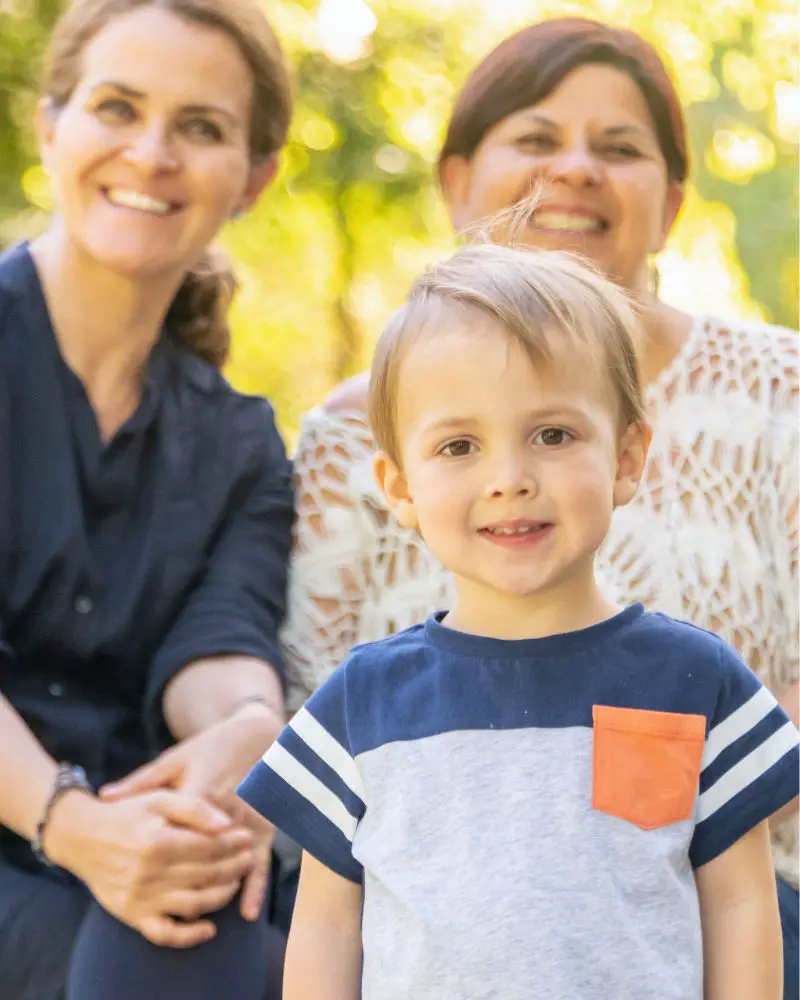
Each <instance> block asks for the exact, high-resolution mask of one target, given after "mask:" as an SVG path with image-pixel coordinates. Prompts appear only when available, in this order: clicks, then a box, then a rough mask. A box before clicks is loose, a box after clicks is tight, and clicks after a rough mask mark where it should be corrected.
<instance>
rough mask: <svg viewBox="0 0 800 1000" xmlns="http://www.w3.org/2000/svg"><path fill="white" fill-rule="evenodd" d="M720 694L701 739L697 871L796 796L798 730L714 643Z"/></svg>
mask: <svg viewBox="0 0 800 1000" xmlns="http://www.w3.org/2000/svg"><path fill="white" fill-rule="evenodd" d="M719 649H720V691H719V696H718V698H717V704H716V708H715V711H714V715H713V717H712V719H711V724H710V728H709V732H708V736H707V738H706V745H705V749H704V752H703V762H702V768H701V772H700V794H699V796H698V799H697V808H696V813H695V830H694V836H693V838H692V843H691V847H690V849H689V857H690V860H691V863H692V866H693V867H695V868H699V867H700V866H701V865H704V864H707V863H708V862H709V861H712V860H713V859H714V858H716V857H717V856H718V855H720V854H722V853H724V852H725V851H727V850H728V848H729V847H731V846H733V844H735V843H736V841H737V840H739V839H740V838H741V837H743V836H744V835H745V834H746V833H748V832H749V831H750V830H752V829H753V827H755V826H757V825H758V824H759V823H761V822H763V821H764V820H766V819H768V818H769V817H770V816H771V815H772V814H773V813H774V812H776V811H777V810H778V809H780V808H782V807H783V806H785V805H786V804H787V803H788V802H791V800H792V799H793V798H795V796H796V795H797V794H798V791H800V787H799V786H800V780H799V779H800V772H799V771H798V768H799V767H800V759H799V758H798V734H797V729H796V728H795V726H794V725H793V723H792V722H791V721H790V719H789V718H788V716H787V715H786V713H785V712H784V711H783V709H782V708H781V707H780V706H779V705H778V703H777V701H776V700H775V698H774V696H773V695H772V694H771V693H770V692H769V691H768V690H767V689H766V688H765V687H764V686H763V685H762V684H761V682H760V681H759V680H758V679H757V678H756V676H755V674H753V672H752V671H751V670H749V669H748V667H746V666H745V664H744V663H743V662H742V661H741V659H740V658H739V657H738V655H737V654H736V653H735V651H734V650H733V649H731V648H730V647H729V646H727V645H725V644H724V643H722V642H720V646H719Z"/></svg>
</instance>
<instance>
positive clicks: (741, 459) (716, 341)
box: [283, 317, 798, 883]
mask: <svg viewBox="0 0 800 1000" xmlns="http://www.w3.org/2000/svg"><path fill="white" fill-rule="evenodd" d="M647 398H648V405H649V409H650V415H651V420H652V424H653V432H654V435H653V441H652V445H651V448H650V454H649V458H648V463H647V468H646V472H645V476H644V480H643V483H642V486H641V488H640V490H639V492H638V495H637V497H636V499H635V501H634V502H633V503H631V504H630V505H629V506H627V507H623V508H621V509H619V510H617V511H616V512H615V514H614V519H613V524H612V529H611V533H610V535H609V537H608V539H607V541H606V543H605V545H604V547H603V549H602V550H601V552H600V553H599V556H598V561H597V568H598V573H599V578H600V580H601V582H602V583H603V585H604V590H605V593H606V594H607V595H608V596H609V597H610V598H611V599H612V600H615V601H617V602H619V603H620V604H624V603H628V602H631V601H642V602H643V603H644V604H645V606H646V607H648V608H650V609H653V610H660V611H664V612H666V613H668V614H670V615H673V616H674V617H677V618H682V619H685V620H687V621H690V622H692V623H694V624H696V625H700V626H702V627H704V628H707V629H711V630H713V631H715V632H717V633H719V634H720V635H721V636H723V637H724V638H725V639H726V640H727V641H728V642H730V643H732V644H733V645H734V646H735V647H736V648H737V649H738V651H739V653H740V654H741V655H742V657H743V658H744V660H745V662H747V663H748V664H749V666H750V667H751V668H752V669H753V670H754V671H755V672H756V673H757V674H758V675H759V677H760V678H761V679H762V681H763V682H764V683H765V684H766V685H767V686H768V687H770V688H771V689H772V690H773V692H776V693H779V692H780V691H781V690H782V689H783V688H785V687H786V686H787V685H788V684H789V683H790V682H792V681H794V680H796V679H797V676H798V579H797V502H798V409H797V399H798V337H797V334H795V333H793V332H791V331H789V330H783V329H778V328H775V327H768V326H765V325H763V324H752V323H749V324H746V323H743V322H737V323H723V322H721V321H719V320H716V319H712V318H707V317H704V318H697V319H696V321H695V323H694V325H693V328H692V331H691V333H690V335H689V337H688V340H687V342H686V344H685V346H684V348H683V350H682V351H681V352H680V354H679V355H678V356H677V357H676V358H675V359H674V360H673V362H672V363H671V364H670V365H669V367H668V368H666V369H665V370H664V371H662V373H661V375H660V376H659V378H658V379H657V381H656V382H654V383H653V384H651V385H650V386H649V387H648V392H647ZM372 451H373V442H372V437H371V434H370V431H369V428H368V426H367V423H366V417H365V415H364V413H361V412H337V411H335V410H333V409H326V408H320V409H315V410H313V411H312V412H311V413H309V414H308V416H307V418H306V419H305V421H304V425H303V428H302V434H301V439H300V442H299V446H298V452H297V455H296V459H295V461H296V476H297V489H298V496H297V502H298V522H297V527H296V545H295V552H294V557H293V571H292V574H291V578H290V590H289V611H288V616H287V621H286V624H285V626H284V629H283V643H284V648H285V652H286V659H287V669H288V672H289V683H290V698H289V701H290V708H291V709H297V708H298V707H299V706H300V705H301V704H302V702H303V701H304V700H305V698H307V697H308V695H310V694H311V693H312V692H313V691H314V690H315V689H316V688H317V687H318V686H319V684H320V683H321V682H322V681H323V680H324V679H325V678H326V677H327V675H328V674H329V673H330V672H331V671H332V670H333V669H334V667H336V666H337V664H338V663H340V662H341V660H342V659H343V658H344V657H345V655H346V654H347V652H348V650H349V649H350V647H351V646H353V645H354V644H355V643H359V642H366V641H369V640H373V639H378V638H381V637H383V636H386V635H388V634H390V633H392V632H395V631H398V630H400V629H403V628H406V627H408V626H410V625H412V624H414V623H415V622H418V621H420V620H422V619H423V618H425V617H426V616H427V615H428V614H430V612H431V611H432V610H435V609H437V608H443V607H446V606H447V605H448V600H449V592H450V581H449V579H448V575H447V573H446V572H445V571H444V570H443V569H442V568H441V566H439V565H438V564H437V563H436V561H435V560H434V559H433V558H432V556H431V555H430V554H429V553H428V551H427V550H426V548H425V545H424V543H423V542H422V540H421V539H420V538H419V537H418V536H417V535H416V534H414V533H413V532H410V531H407V530H404V529H403V528H400V527H399V526H398V525H397V524H396V523H395V522H394V520H393V518H392V517H391V516H390V515H389V513H388V511H387V509H386V507H385V505H384V503H383V501H382V498H381V495H380V493H379V492H378V489H377V487H376V485H375V483H374V482H373V478H372V471H371V456H372ZM774 840H775V841H776V844H775V848H776V863H777V865H778V867H779V869H780V870H781V872H782V873H784V874H785V875H787V876H788V877H789V878H790V879H791V880H793V881H794V882H795V883H796V881H797V868H798V862H797V826H796V824H795V823H792V822H790V823H788V824H784V825H783V827H782V829H781V830H779V831H778V834H777V835H776V837H775V838H774Z"/></svg>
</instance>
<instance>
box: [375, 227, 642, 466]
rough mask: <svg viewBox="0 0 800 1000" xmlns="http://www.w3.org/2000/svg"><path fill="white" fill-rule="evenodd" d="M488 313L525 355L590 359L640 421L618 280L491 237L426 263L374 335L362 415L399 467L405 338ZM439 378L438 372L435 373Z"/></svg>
mask: <svg viewBox="0 0 800 1000" xmlns="http://www.w3.org/2000/svg"><path fill="white" fill-rule="evenodd" d="M476 313H477V314H478V315H479V316H483V317H489V318H490V319H491V320H493V321H494V322H496V323H497V324H498V325H499V326H500V327H502V329H503V330H504V331H506V332H507V334H508V336H509V337H511V338H512V339H513V340H515V341H516V342H518V343H519V344H520V346H521V347H522V348H523V349H524V351H525V352H526V354H527V355H528V357H529V358H530V359H531V361H532V363H533V364H534V365H537V366H542V365H549V364H552V363H556V362H558V361H559V360H563V349H564V348H565V347H568V348H571V349H572V350H573V351H574V364H575V365H582V366H585V365H587V364H588V365H593V366H594V367H595V368H596V370H597V376H598V378H600V379H606V380H607V383H608V387H609V390H610V394H611V395H612V396H613V398H614V400H615V402H616V404H617V407H618V414H619V420H620V425H621V427H627V426H629V425H630V424H633V423H645V422H646V418H645V408H644V403H643V399H642V388H641V381H640V377H639V367H638V362H637V343H638V340H639V324H638V320H637V317H636V313H635V310H634V307H633V305H632V303H631V302H630V300H629V299H628V297H627V295H626V294H625V292H624V291H622V289H620V288H618V287H617V286H616V285H614V284H612V282H610V281H609V280H608V279H607V278H604V277H603V276H602V275H601V274H600V273H599V272H598V271H596V270H595V269H594V268H593V267H591V266H589V265H588V264H586V263H585V262H583V261H582V260H581V259H580V258H579V257H577V256H576V255H574V254H570V253H565V252H562V251H554V250H531V249H529V248H527V247H518V246H507V245H505V246H504V245H499V244H492V243H483V244H477V245H467V246H464V247H462V248H461V249H459V250H458V251H456V253H454V254H453V255H452V256H451V257H449V258H448V259H447V260H444V261H442V262H441V263H439V264H436V265H435V266H434V267H431V268H430V269H429V270H427V271H426V272H425V273H424V274H423V275H422V276H421V277H420V278H419V279H418V280H417V281H416V283H415V284H414V285H413V287H412V288H411V291H410V293H409V295H408V299H407V301H406V303H405V305H403V306H402V307H401V308H400V309H399V310H398V311H397V312H396V313H395V315H394V316H393V318H392V319H391V320H390V322H389V324H388V326H387V327H386V329H385V330H384V332H383V334H382V335H381V337H380V340H379V341H378V345H377V348H376V350H375V355H374V359H373V362H372V371H371V375H370V384H369V417H370V422H371V425H372V432H373V434H374V436H375V440H376V442H377V445H378V447H379V448H380V449H381V450H382V451H383V452H385V453H386V454H387V455H388V456H389V458H390V459H391V460H392V461H393V462H395V463H396V464H397V465H398V466H400V465H401V448H400V441H399V440H398V435H397V419H396V418H397V387H398V380H399V375H400V370H401V367H402V363H403V358H404V357H405V355H406V353H407V351H408V349H409V347H410V346H411V345H412V344H413V343H414V342H416V341H417V340H418V339H420V338H421V337H423V336H424V337H435V336H436V330H437V327H440V326H442V324H441V322H440V321H441V320H442V319H447V318H453V317H455V318H457V319H460V320H462V321H464V320H466V322H469V318H470V314H472V315H473V317H474V316H475V314H476ZM442 377H443V378H446V377H447V373H446V372H443V373H442Z"/></svg>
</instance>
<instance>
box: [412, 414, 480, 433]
mask: <svg viewBox="0 0 800 1000" xmlns="http://www.w3.org/2000/svg"><path fill="white" fill-rule="evenodd" d="M476 423H478V418H477V417H442V418H441V419H439V420H434V421H432V422H431V423H429V424H425V425H423V430H424V431H425V433H426V434H433V433H434V431H444V430H457V429H461V428H462V427H464V426H470V425H472V424H476Z"/></svg>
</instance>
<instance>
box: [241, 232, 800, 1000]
mask: <svg viewBox="0 0 800 1000" xmlns="http://www.w3.org/2000/svg"><path fill="white" fill-rule="evenodd" d="M635 335H636V328H635V320H634V317H633V314H632V311H631V309H630V307H629V306H628V304H627V301H626V300H625V298H624V296H623V294H622V293H621V292H620V291H619V290H617V289H616V288H613V287H612V286H611V285H610V284H608V283H607V282H606V281H605V280H604V279H602V278H600V277H599V276H597V275H595V274H594V273H593V272H591V271H589V270H588V269H586V268H584V267H583V266H582V265H581V264H579V263H578V262H577V261H575V260H573V259H572V258H570V257H568V256H566V255H562V254H557V253H552V252H551V253H535V252H532V251H525V250H516V249H512V248H509V247H499V246H489V245H485V246H473V247H470V248H466V249H463V250H461V251H459V252H458V253H457V254H455V255H454V256H453V257H452V258H451V259H450V260H449V261H446V262H445V263H443V264H440V265H439V266H437V267H436V268H434V269H433V270H432V271H430V272H429V273H428V274H426V275H424V276H423V278H422V279H420V281H419V282H418V283H417V285H416V286H415V287H414V289H413V290H412V292H411V295H410V299H409V302H408V303H407V305H406V306H405V307H404V309H403V310H402V311H401V312H400V313H399V314H398V316H397V317H396V319H395V320H394V321H393V323H392V324H391V325H390V327H389V329H388V330H387V331H386V332H385V333H384V335H383V337H382V339H381V341H380V344H379V346H378V350H377V353H376V357H375V361H374V365H373V372H372V382H371V388H370V394H371V418H372V422H373V428H374V431H375V435H376V438H377V440H378V442H379V445H380V447H381V449H382V451H381V453H380V454H379V455H378V457H377V458H376V461H375V472H376V477H377V480H378V483H379V484H380V487H381V489H382V490H383V492H384V494H385V496H386V498H387V501H388V503H389V505H390V507H391V508H392V510H393V511H394V514H395V516H396V517H397V518H398V519H399V521H400V522H401V523H402V524H403V525H404V526H405V527H407V528H414V529H417V530H419V531H420V533H421V534H422V536H423V538H424V539H425V541H426V543H427V544H428V546H429V547H430V548H431V550H432V551H433V553H434V554H435V555H436V556H437V557H438V559H439V560H440V561H441V562H442V564H443V565H444V566H446V567H447V568H448V569H449V570H450V571H451V572H452V574H453V577H454V580H455V588H456V599H455V602H454V604H453V607H452V608H451V609H450V610H449V611H448V612H446V613H440V614H436V615H433V616H432V617H431V618H429V619H428V620H427V621H426V622H424V623H423V624H420V625H418V626H415V627H414V628H411V629H408V630H407V631H405V632H402V633H400V634H399V635H396V636H393V637H391V638H388V639H385V640H383V641H380V642H375V643H370V644H367V645H363V646H360V647H356V648H355V649H354V650H353V651H352V653H351V655H350V656H349V657H348V659H347V660H346V662H345V663H344V664H342V666H341V667H340V668H339V670H338V671H337V672H336V673H335V674H334V675H333V676H332V677H331V678H330V680H329V681H328V683H326V684H325V685H324V686H323V687H322V688H321V689H320V690H319V691H318V692H317V693H316V694H315V695H314V696H313V697H312V698H311V699H310V700H309V702H308V704H307V705H306V707H305V708H304V709H302V710H301V711H300V712H299V713H298V714H297V715H296V716H295V717H294V719H293V721H292V723H291V724H290V725H289V726H288V727H287V729H286V730H285V731H284V733H283V735H282V736H281V737H280V739H279V741H278V742H277V743H276V744H275V745H274V746H273V747H272V748H271V749H270V750H269V751H268V752H267V754H266V755H265V757H264V759H263V762H261V763H259V764H258V765H256V767H255V768H254V770H253V771H252V772H251V774H250V775H249V777H248V778H247V779H246V781H245V782H244V784H243V786H242V788H241V790H240V794H241V795H242V797H243V798H244V799H245V800H246V801H247V802H249V803H250V804H251V805H252V806H254V807H255V808H256V809H257V810H258V811H259V812H260V813H262V814H263V815H264V816H266V817H267V818H268V819H270V820H271V821H272V822H274V823H275V824H276V825H277V826H279V827H281V828H282V829H284V830H285V831H286V832H287V833H288V834H289V835H290V836H291V837H292V838H293V839H294V840H296V841H297V842H298V843H300V844H301V845H302V846H303V848H304V849H305V851H306V853H305V855H304V861H303V868H302V873H301V879H300V888H299V894H298V900H297V907H296V911H295V916H294V922H293V924H292V929H291V936H290V942H289V949H288V955H287V967H286V974H285V993H284V996H285V997H286V998H287V1000H356V998H358V997H359V996H361V997H363V998H364V1000H412V998H413V1000H489V998H493V1000H494V998H496V1000H536V998H542V1000H702V998H705V1000H779V997H780V996H781V954H780V928H779V923H778V913H777V904H776V892H775V879H774V875H773V870H772V864H771V859H770V850H769V842H768V835H767V823H766V821H767V818H768V817H769V816H770V815H771V814H772V813H773V812H774V811H775V810H777V809H778V808H780V807H781V806H783V805H784V804H785V803H787V802H789V801H790V800H791V799H792V798H793V797H794V796H795V795H796V794H797V790H798V756H797V734H796V731H795V729H794V727H793V726H792V724H791V723H790V722H789V721H788V719H787V717H786V716H785V715H784V713H783V712H782V710H781V709H780V708H779V707H778V705H777V703H776V702H775V699H774V698H773V697H772V696H771V695H770V694H769V693H768V692H767V691H766V689H764V688H763V687H762V686H761V685H760V684H759V682H758V681H757V680H756V678H755V677H754V675H753V674H752V673H751V672H750V671H749V670H748V669H747V668H746V667H745V666H744V665H743V664H742V662H741V661H740V660H739V659H738V657H737V656H736V654H735V653H734V652H733V651H732V650H731V649H730V648H729V647H728V646H726V645H725V643H723V642H722V640H720V639H718V638H717V637H715V636H713V635H711V634H709V633H707V632H704V631H701V630H699V629H696V628H693V627H691V626H689V625H686V624H683V623H680V622H676V621H673V620H671V619H670V618H667V617H665V616H664V615H659V614H648V613H646V612H645V611H644V610H643V608H642V607H641V606H632V607H627V608H623V609H620V608H617V607H614V606H612V605H611V604H610V603H609V602H608V601H607V600H606V599H605V598H604V596H603V594H602V593H601V591H600V589H599V587H598V584H597V582H596V580H595V576H594V565H593V564H594V557H595V553H596V551H597V549H598V547H599V546H600V544H601V543H602V541H603V539H604V538H605V536H606V533H607V531H608V528H609V523H610V520H611V516H612V511H613V509H614V507H616V506H618V505H621V504H626V503H628V501H629V500H630V499H631V498H632V496H633V494H634V492H635V490H636V487H637V483H638V481H639V479H640V477H641V475H642V472H643V469H644V464H645V457H646V453H647V444H648V431H647V427H646V421H645V417H644V412H643V404H642V396H641V388H640V384H639V378H638V372H637V367H636V360H635V350H634V338H635Z"/></svg>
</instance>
